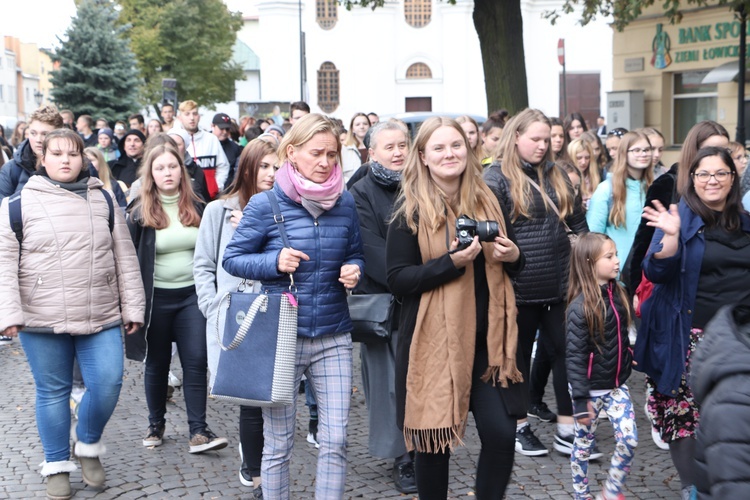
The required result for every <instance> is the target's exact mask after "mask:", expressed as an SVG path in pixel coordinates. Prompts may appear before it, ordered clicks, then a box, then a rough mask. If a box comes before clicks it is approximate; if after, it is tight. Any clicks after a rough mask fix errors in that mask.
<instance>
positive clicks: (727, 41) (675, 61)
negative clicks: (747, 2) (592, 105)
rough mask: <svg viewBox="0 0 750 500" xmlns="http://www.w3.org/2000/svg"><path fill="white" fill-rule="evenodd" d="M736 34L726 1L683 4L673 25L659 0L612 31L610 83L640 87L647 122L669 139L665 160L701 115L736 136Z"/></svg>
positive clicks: (749, 111)
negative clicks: (698, 5) (693, 5)
mask: <svg viewBox="0 0 750 500" xmlns="http://www.w3.org/2000/svg"><path fill="white" fill-rule="evenodd" d="M739 34H740V23H739V21H738V20H737V19H736V18H735V15H734V13H733V12H731V11H730V10H729V8H728V7H727V6H707V7H702V8H699V9H690V10H685V11H684V12H683V17H682V20H681V21H680V22H679V23H678V24H674V25H673V24H670V22H669V19H668V18H666V17H665V16H664V15H663V10H660V9H659V8H658V6H657V7H653V8H650V9H648V10H646V11H645V12H644V14H643V15H642V16H641V17H640V18H639V19H638V20H636V21H634V22H632V23H631V24H630V25H629V26H628V27H627V28H625V30H623V31H622V32H619V33H618V32H615V35H614V47H613V50H614V53H613V55H614V60H613V61H614V81H613V88H614V90H641V91H643V97H644V119H645V125H646V126H652V127H656V128H657V129H659V130H661V131H662V133H663V134H664V136H665V138H666V143H667V144H668V145H671V148H670V149H671V150H672V151H671V152H670V153H671V154H669V155H667V159H668V160H669V161H673V160H675V159H676V157H677V151H678V150H679V147H680V145H681V143H682V141H683V140H684V138H685V135H686V134H687V132H688V130H689V129H690V128H691V127H692V126H693V125H695V124H696V123H698V122H699V121H701V120H715V121H718V122H719V123H721V124H722V125H724V126H725V127H726V128H727V130H728V131H729V133H730V136H731V137H734V135H735V129H736V127H737V116H738V90H739V88H738V84H737V76H738V74H739ZM749 90H750V87H747V86H746V88H745V93H746V94H748V91H749ZM744 107H745V108H746V109H747V108H748V101H747V100H746V101H745V102H744ZM749 114H750V109H747V111H746V112H745V115H746V117H747V116H748V115H749ZM747 121H748V120H747V118H746V122H747ZM746 127H747V125H746Z"/></svg>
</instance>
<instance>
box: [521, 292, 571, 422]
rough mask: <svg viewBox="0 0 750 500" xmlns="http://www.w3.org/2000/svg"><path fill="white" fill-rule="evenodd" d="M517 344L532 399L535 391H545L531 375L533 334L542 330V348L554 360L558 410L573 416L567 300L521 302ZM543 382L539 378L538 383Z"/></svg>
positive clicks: (540, 340)
mask: <svg viewBox="0 0 750 500" xmlns="http://www.w3.org/2000/svg"><path fill="white" fill-rule="evenodd" d="M517 323H518V343H519V345H520V347H521V349H522V352H523V361H524V363H523V366H522V367H521V371H522V373H523V379H524V380H528V381H530V384H529V392H530V395H531V401H534V394H540V393H543V392H544V387H543V386H542V387H541V388H540V387H535V380H534V378H533V377H531V376H530V372H531V351H532V349H533V347H534V337H535V336H536V332H537V330H539V343H538V344H537V352H538V350H539V349H544V350H545V351H546V354H547V357H548V358H549V360H550V362H551V363H552V377H553V378H552V386H553V387H554V389H555V399H556V401H557V413H558V414H560V415H562V416H571V415H573V403H572V402H571V400H570V393H569V392H568V375H567V372H566V370H565V303H564V302H558V303H557V304H549V305H521V306H518V319H517ZM539 383H540V381H539V380H537V381H536V384H539Z"/></svg>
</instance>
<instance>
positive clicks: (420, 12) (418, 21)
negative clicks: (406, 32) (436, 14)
mask: <svg viewBox="0 0 750 500" xmlns="http://www.w3.org/2000/svg"><path fill="white" fill-rule="evenodd" d="M404 17H405V18H406V23H407V24H408V25H409V26H413V27H414V28H421V27H423V26H427V25H428V24H430V20H431V19H432V0H404Z"/></svg>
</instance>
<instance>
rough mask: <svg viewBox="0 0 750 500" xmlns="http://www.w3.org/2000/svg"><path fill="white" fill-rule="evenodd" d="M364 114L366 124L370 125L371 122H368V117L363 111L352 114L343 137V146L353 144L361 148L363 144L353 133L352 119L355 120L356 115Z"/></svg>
mask: <svg viewBox="0 0 750 500" xmlns="http://www.w3.org/2000/svg"><path fill="white" fill-rule="evenodd" d="M360 116H364V117H365V120H367V124H368V125H369V126H370V127H372V124H371V123H370V117H369V116H367V115H366V114H364V113H354V116H352V121H351V122H349V131H348V132H347V133H346V139H344V146H354V147H356V148H358V149H359V148H363V147H364V144H363V143H362V142H360V140H359V138H358V137H357V136H356V135H354V120H356V119H357V118H358V117H360ZM335 135H336V137H338V136H339V135H338V134H335Z"/></svg>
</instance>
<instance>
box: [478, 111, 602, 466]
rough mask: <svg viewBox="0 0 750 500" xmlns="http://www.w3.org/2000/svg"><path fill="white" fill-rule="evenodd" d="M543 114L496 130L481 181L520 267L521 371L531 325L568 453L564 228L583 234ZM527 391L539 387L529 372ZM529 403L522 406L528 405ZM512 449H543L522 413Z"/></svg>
mask: <svg viewBox="0 0 750 500" xmlns="http://www.w3.org/2000/svg"><path fill="white" fill-rule="evenodd" d="M550 135H551V127H550V121H549V119H548V118H547V117H546V116H545V115H544V114H543V113H542V112H541V111H538V110H535V109H525V110H523V111H521V112H520V113H518V114H517V115H516V116H514V117H513V118H511V119H510V121H509V122H508V123H507V124H506V125H505V128H504V129H503V135H502V137H501V138H500V143H499V145H498V151H499V156H500V159H499V161H500V163H499V164H497V163H496V164H493V165H492V166H490V168H489V169H487V171H486V172H485V180H486V181H487V184H488V185H489V186H490V188H491V189H492V190H493V191H494V192H495V195H496V196H497V197H498V199H499V200H500V204H501V206H502V207H503V208H504V209H505V210H506V211H507V212H508V213H509V214H510V217H511V220H512V221H513V228H514V230H515V234H516V235H517V237H518V246H519V247H520V248H521V251H522V252H523V254H524V256H525V258H526V267H525V268H524V269H523V271H521V272H520V273H519V275H518V276H517V277H516V278H515V280H514V287H515V292H516V299H517V300H516V302H517V304H518V336H519V344H520V347H521V350H522V356H523V357H522V359H523V364H522V371H523V374H524V378H525V379H527V380H528V377H529V366H530V364H531V350H532V347H533V345H534V338H535V336H536V332H537V330H539V331H540V332H541V334H540V339H539V347H540V348H543V349H546V350H547V352H548V353H550V358H551V360H552V363H553V365H552V366H553V375H554V389H555V398H556V400H557V408H558V412H559V416H558V417H557V422H558V424H557V433H556V435H555V443H554V447H555V449H557V450H558V451H560V452H561V453H566V454H568V455H570V452H571V450H572V449H573V417H572V414H573V413H572V412H573V408H572V406H571V403H570V395H569V394H568V382H567V376H566V373H565V329H564V319H565V297H566V295H567V288H568V261H569V259H570V242H569V240H568V233H569V232H573V233H585V232H587V231H588V228H587V226H586V219H585V214H584V211H583V207H582V205H581V201H580V200H581V199H580V197H577V196H576V195H575V192H574V190H573V186H572V185H571V183H570V179H569V178H568V176H567V174H566V173H565V171H564V170H563V169H562V168H560V167H558V166H556V165H555V164H554V163H553V162H552V154H551V151H550V147H549V146H550ZM530 385H531V391H532V394H539V393H542V392H543V390H544V389H543V387H537V386H538V385H540V382H539V381H536V382H535V380H534V379H531V381H530ZM531 410H532V408H530V409H529V411H530V412H531ZM516 451H517V452H518V453H521V454H523V455H528V456H536V455H545V454H547V453H548V451H547V448H546V447H544V446H543V445H542V443H541V442H539V440H538V439H537V438H536V436H535V435H534V433H533V432H532V430H531V427H529V425H528V423H527V422H526V419H525V418H523V419H521V420H520V421H519V423H518V427H517V431H516Z"/></svg>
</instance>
